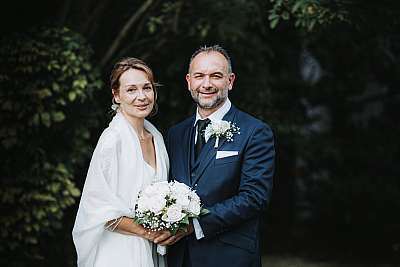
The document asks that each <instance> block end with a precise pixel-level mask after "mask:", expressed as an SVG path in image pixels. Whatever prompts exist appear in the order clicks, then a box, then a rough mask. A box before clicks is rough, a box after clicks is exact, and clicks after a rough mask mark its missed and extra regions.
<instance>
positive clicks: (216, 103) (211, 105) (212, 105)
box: [191, 91, 228, 109]
mask: <svg viewBox="0 0 400 267" xmlns="http://www.w3.org/2000/svg"><path fill="white" fill-rule="evenodd" d="M221 93H222V94H221ZM191 95H192V98H193V100H194V102H196V104H197V105H198V106H199V107H200V108H202V109H214V108H216V107H218V106H220V105H221V103H223V102H224V101H225V100H226V99H227V98H228V95H227V94H225V92H218V93H217V97H216V98H215V100H213V101H212V102H210V101H205V102H202V101H201V100H200V97H199V93H197V91H191Z"/></svg>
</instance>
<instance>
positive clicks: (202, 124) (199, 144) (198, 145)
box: [195, 119, 210, 159]
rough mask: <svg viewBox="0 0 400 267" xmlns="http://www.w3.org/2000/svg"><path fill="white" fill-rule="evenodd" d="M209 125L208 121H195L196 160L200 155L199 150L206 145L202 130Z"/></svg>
mask: <svg viewBox="0 0 400 267" xmlns="http://www.w3.org/2000/svg"><path fill="white" fill-rule="evenodd" d="M209 123H210V120H209V119H205V120H198V121H197V142H196V150H195V151H196V159H197V158H198V156H199V155H200V152H201V149H202V148H203V146H204V144H205V143H206V139H205V137H204V130H205V129H206V127H207V125H208V124H209Z"/></svg>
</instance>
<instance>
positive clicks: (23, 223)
mask: <svg viewBox="0 0 400 267" xmlns="http://www.w3.org/2000/svg"><path fill="white" fill-rule="evenodd" d="M0 13H1V16H0V17H1V24H0V29H1V36H0V38H1V39H0V100H1V101H0V110H1V116H0V125H1V128H0V151H1V156H2V163H1V167H0V183H1V184H0V203H1V206H0V209H1V217H0V236H1V243H0V265H2V266H76V254H75V249H74V246H73V243H72V240H71V230H72V226H73V223H74V218H75V214H76V211H77V203H79V196H80V191H81V189H82V186H83V183H84V179H85V175H86V171H87V168H88V163H89V160H90V157H91V153H92V151H93V149H94V146H95V144H96V141H97V139H98V137H99V135H100V133H101V131H102V129H104V128H105V127H106V126H107V124H108V122H109V121H110V118H111V115H110V106H111V91H110V88H109V85H108V76H109V73H110V70H111V68H112V65H113V63H114V62H115V61H117V60H118V59H120V58H121V57H126V56H134V57H139V58H141V59H143V60H145V61H146V62H147V63H149V65H150V66H151V67H152V69H153V70H154V72H155V75H156V78H157V81H159V82H160V83H161V84H162V85H163V86H162V87H161V88H160V89H159V100H158V103H159V107H160V108H159V113H158V115H157V116H156V117H154V118H152V119H151V120H152V121H153V122H154V123H155V124H156V125H157V126H158V127H159V129H160V130H161V131H162V132H163V133H165V132H166V130H167V129H168V127H170V126H171V125H173V124H175V123H177V122H179V121H181V120H183V119H184V118H186V117H187V116H189V115H190V114H192V112H193V111H194V106H193V103H192V101H191V98H190V95H189V93H188V91H187V90H186V83H185V79H184V77H185V74H186V72H187V67H188V60H189V58H190V55H191V53H192V52H193V51H194V50H195V49H197V48H199V47H200V46H201V45H204V44H209V45H211V44H220V45H222V46H224V47H225V48H226V49H227V50H228V51H229V52H230V54H231V56H232V62H233V69H234V72H235V73H236V75H237V80H236V82H235V86H234V90H233V91H232V92H231V95H230V99H231V100H232V102H233V103H234V104H235V105H237V106H238V107H240V108H241V109H243V110H245V111H247V112H249V113H251V114H254V115H255V116H257V117H259V118H260V119H262V120H264V121H266V122H268V123H269V124H270V125H271V126H272V128H273V129H274V132H275V135H276V149H277V166H276V175H275V181H274V191H273V197H272V201H271V204H270V206H269V208H268V210H267V211H265V213H264V216H263V217H264V225H263V238H262V249H263V255H264V258H263V262H264V266H271V267H278V266H289V267H290V266H300V267H302V266H310V267H311V266H312V267H314V266H320V267H322V266H323V267H336V266H360V267H361V266H396V265H397V264H399V263H400V181H399V178H400V177H399V176H400V175H399V174H400V168H399V159H400V142H399V135H400V124H399V115H400V109H399V104H400V91H399V88H398V87H399V82H400V81H399V80H400V31H399V30H400V27H399V26H400V25H399V24H400V3H399V2H398V1H394V0H393V1H389V0H381V1H370V0H364V1H361V0H331V1H327V0H248V1H244V0H214V1H211V0H202V1H200V0H191V1H190V0H164V1H162V0H143V1H138V0H119V1H111V0H97V1H94V0H80V1H78V0H61V1H49V0H44V1H42V0H38V1H21V0H14V1H11V2H7V3H3V4H2V8H1V11H0ZM396 107H397V108H396ZM397 266H398V265H397Z"/></svg>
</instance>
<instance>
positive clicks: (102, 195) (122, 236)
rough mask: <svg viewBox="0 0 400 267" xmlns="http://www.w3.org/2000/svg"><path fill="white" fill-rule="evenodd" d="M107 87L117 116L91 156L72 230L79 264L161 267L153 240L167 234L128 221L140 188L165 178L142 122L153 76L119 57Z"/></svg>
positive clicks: (158, 144)
mask: <svg viewBox="0 0 400 267" xmlns="http://www.w3.org/2000/svg"><path fill="white" fill-rule="evenodd" d="M111 89H112V93H113V103H114V104H113V109H114V110H116V115H115V116H114V118H113V119H112V121H111V123H110V125H109V127H108V128H106V129H105V130H104V132H103V133H102V134H101V136H100V139H99V141H98V143H97V146H96V149H95V151H94V153H93V156H92V160H91V162H90V166H89V170H88V174H87V177H86V181H85V185H84V188H83V191H82V197H81V200H80V204H79V209H78V213H77V215H76V220H75V225H74V229H73V231H72V236H73V240H74V244H75V247H76V251H77V255H78V266H79V267H114V266H118V267H153V266H164V265H165V263H164V259H163V258H162V257H160V256H159V255H158V254H157V253H154V249H153V248H154V243H153V242H152V241H154V240H155V239H157V238H158V239H160V240H164V239H165V238H166V237H168V236H169V235H170V234H169V233H168V232H148V231H146V230H145V229H144V228H143V227H142V226H141V225H138V224H137V223H135V222H134V220H133V217H134V215H135V211H134V209H135V205H136V200H137V196H138V193H139V192H140V190H141V189H143V188H144V187H145V186H146V185H148V184H150V183H152V182H155V181H165V180H167V176H168V168H169V161H168V155H167V152H166V149H165V145H164V141H163V138H162V136H161V134H160V133H159V132H158V131H157V129H156V128H155V127H154V126H153V125H152V124H151V123H150V122H148V121H147V120H145V118H146V117H147V116H149V115H152V114H153V113H154V112H155V111H156V99H157V92H156V86H155V81H154V77H153V73H152V71H151V69H150V68H149V67H148V66H147V65H146V64H145V63H144V62H143V61H141V60H139V59H136V58H127V59H123V60H121V61H120V62H118V63H117V64H116V65H115V66H114V69H113V70H112V73H111ZM158 239H157V240H158Z"/></svg>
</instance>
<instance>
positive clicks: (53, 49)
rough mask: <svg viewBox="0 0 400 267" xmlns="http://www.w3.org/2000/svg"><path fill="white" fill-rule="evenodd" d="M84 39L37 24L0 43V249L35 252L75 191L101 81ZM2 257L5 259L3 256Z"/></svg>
mask: <svg viewBox="0 0 400 267" xmlns="http://www.w3.org/2000/svg"><path fill="white" fill-rule="evenodd" d="M91 54H92V51H91V49H90V48H89V47H88V46H87V44H86V43H85V41H84V40H83V38H82V37H81V36H80V35H78V34H76V33H74V32H72V31H70V30H69V29H66V28H62V29H55V28H40V29H35V30H31V31H29V32H26V33H18V34H13V35H11V36H7V37H5V38H3V39H2V40H1V41H0V88H1V91H0V99H1V101H0V110H1V117H0V124H1V129H0V144H1V145H0V151H1V154H2V156H3V157H2V158H3V160H2V164H1V167H0V175H1V180H0V181H1V186H0V203H1V214H2V216H1V218H0V225H2V227H1V230H0V235H1V239H2V242H1V244H0V251H1V254H5V253H7V254H9V253H10V252H12V253H11V254H9V255H13V256H15V257H13V258H14V259H13V260H12V262H8V266H10V265H11V264H13V263H14V264H16V262H17V260H16V259H18V260H19V261H20V262H23V261H24V258H26V257H34V258H38V257H40V255H41V254H42V253H41V251H40V249H39V247H40V246H38V244H40V241H41V238H42V237H46V236H49V235H53V234H54V233H55V231H56V229H59V228H60V227H61V226H62V219H63V215H64V212H65V210H66V208H68V207H69V206H71V205H73V204H74V203H75V201H76V198H77V197H78V196H79V195H80V190H79V189H78V188H77V186H76V185H75V184H74V179H75V176H76V175H77V173H78V170H79V167H80V164H81V163H83V162H84V161H85V159H86V158H87V154H88V152H89V151H91V149H90V148H89V137H90V131H89V130H90V129H91V127H92V126H95V125H96V124H97V120H96V114H95V112H93V111H92V107H93V105H92V103H91V101H92V95H93V93H94V91H95V90H98V89H99V88H101V87H102V82H101V81H100V80H99V73H98V71H97V70H96V69H95V68H93V66H92V64H91V62H90V58H91ZM1 258H2V260H3V259H4V260H7V259H8V258H7V257H1Z"/></svg>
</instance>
